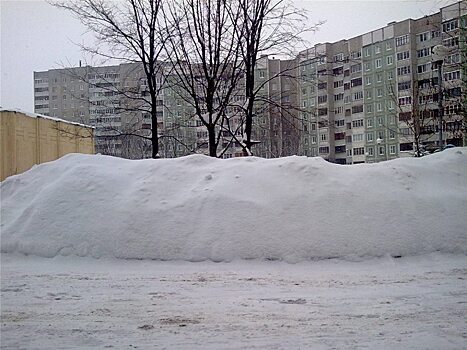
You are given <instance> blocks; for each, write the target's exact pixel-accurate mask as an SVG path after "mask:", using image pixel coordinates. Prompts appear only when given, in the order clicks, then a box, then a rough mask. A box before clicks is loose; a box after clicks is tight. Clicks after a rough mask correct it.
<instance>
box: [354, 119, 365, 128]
mask: <svg viewBox="0 0 467 350" xmlns="http://www.w3.org/2000/svg"><path fill="white" fill-rule="evenodd" d="M352 127H354V128H359V127H363V119H357V120H354V121H352Z"/></svg>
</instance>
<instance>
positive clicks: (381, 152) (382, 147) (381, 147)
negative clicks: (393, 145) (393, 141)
mask: <svg viewBox="0 0 467 350" xmlns="http://www.w3.org/2000/svg"><path fill="white" fill-rule="evenodd" d="M378 150H379V155H380V156H384V146H379V147H378Z"/></svg>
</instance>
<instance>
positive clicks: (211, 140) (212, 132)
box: [207, 124, 217, 157]
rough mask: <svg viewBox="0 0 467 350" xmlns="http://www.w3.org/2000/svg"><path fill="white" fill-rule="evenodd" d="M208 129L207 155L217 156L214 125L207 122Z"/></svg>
mask: <svg viewBox="0 0 467 350" xmlns="http://www.w3.org/2000/svg"><path fill="white" fill-rule="evenodd" d="M207 129H208V138H209V156H210V157H217V145H216V126H215V125H213V124H209V125H208V126H207Z"/></svg>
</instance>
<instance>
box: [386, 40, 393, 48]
mask: <svg viewBox="0 0 467 350" xmlns="http://www.w3.org/2000/svg"><path fill="white" fill-rule="evenodd" d="M386 50H392V44H391V42H390V41H388V42H386Z"/></svg>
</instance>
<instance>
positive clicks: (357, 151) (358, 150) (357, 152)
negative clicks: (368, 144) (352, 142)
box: [353, 147, 365, 156]
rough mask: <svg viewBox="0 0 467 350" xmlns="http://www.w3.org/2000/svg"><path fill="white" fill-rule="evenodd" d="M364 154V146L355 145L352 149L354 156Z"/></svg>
mask: <svg viewBox="0 0 467 350" xmlns="http://www.w3.org/2000/svg"><path fill="white" fill-rule="evenodd" d="M364 154H365V147H356V148H354V149H353V155H354V156H363V155H364Z"/></svg>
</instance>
